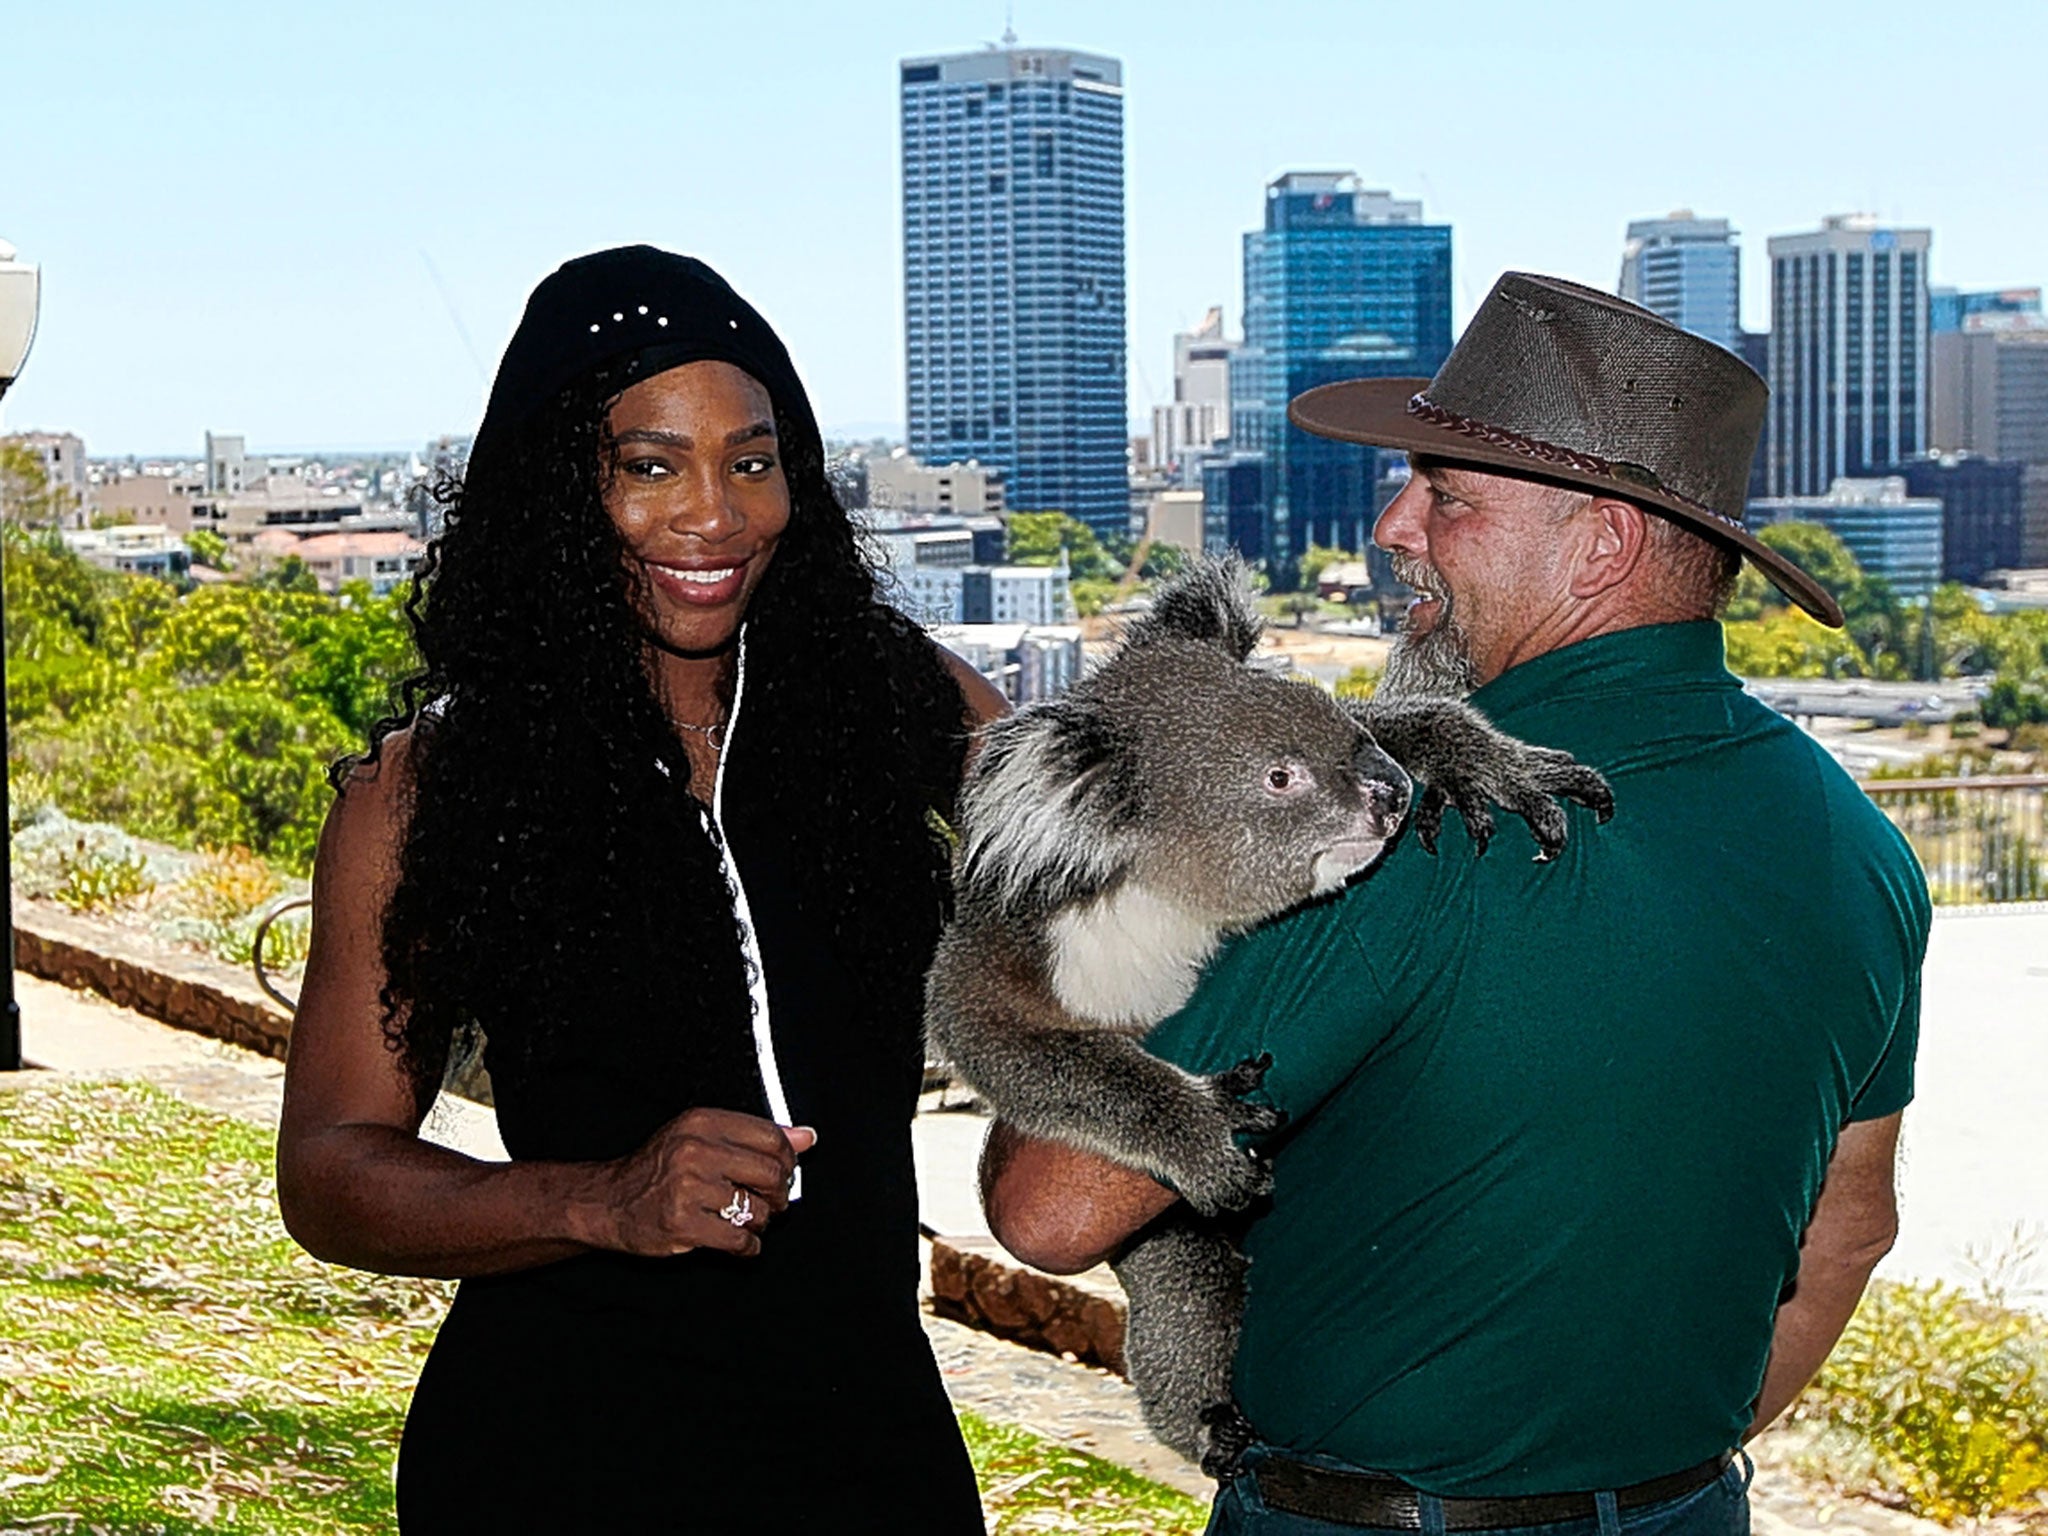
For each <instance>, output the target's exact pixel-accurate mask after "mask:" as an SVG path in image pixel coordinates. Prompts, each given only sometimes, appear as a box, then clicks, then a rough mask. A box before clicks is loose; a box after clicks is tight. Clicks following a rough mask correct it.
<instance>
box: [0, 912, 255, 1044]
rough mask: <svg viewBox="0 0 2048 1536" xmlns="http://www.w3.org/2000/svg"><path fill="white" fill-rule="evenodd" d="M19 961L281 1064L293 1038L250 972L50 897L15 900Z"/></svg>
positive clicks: (42, 973)
mask: <svg viewBox="0 0 2048 1536" xmlns="http://www.w3.org/2000/svg"><path fill="white" fill-rule="evenodd" d="M14 963H15V966H16V967H17V968H18V969H20V970H24V971H27V972H28V973H29V974H30V975H31V976H41V977H43V978H44V979H46V980H49V981H55V982H60V983H62V984H63V985H65V986H67V987H75V988H81V989H84V990H86V991H91V992H97V993H99V994H100V996H102V997H104V998H107V999H109V1000H110V1001H113V1002H116V1003H119V1004H120V1005H121V1006H122V1007H123V1008H132V1009H134V1010H135V1011H136V1012H137V1013H139V1014H142V1015H144V1016H145V1017H147V1018H152V1019H155V1020H157V1021H158V1022H159V1023H163V1024H169V1025H171V1026H173V1027H174V1028H177V1029H189V1030H192V1031H193V1032H194V1033H197V1034H202V1035H210V1036H212V1037H213V1038H214V1039H216V1040H225V1041H228V1042H229V1043H230V1044H233V1045H239V1046H242V1047H243V1048H244V1049H246V1050H251V1051H260V1052H261V1053H262V1054H263V1055H265V1056H272V1057H275V1058H276V1059H277V1060H279V1061H282V1060H284V1054H285V1046H286V1044H287V1043H288V1042H289V1041H290V1039H291V1032H292V1021H291V1015H290V1014H288V1013H286V1012H285V1011H284V1009H282V1008H280V1007H279V1006H278V1005H277V1004H276V1003H274V1002H272V1001H271V1000H270V999H269V998H267V997H265V996H264V995H263V994H262V993H261V992H260V991H258V990H257V989H256V984H255V982H254V980H253V979H252V978H250V976H249V975H248V974H247V973H246V972H244V971H241V970H238V969H237V968H235V967H233V966H230V965H226V964H223V963H222V962H220V961H218V960H213V959H209V958H208V957H207V956H205V955H200V954H186V953H183V952H176V953H173V952H171V951H170V950H168V949H167V948H165V947H163V946H160V945H155V944H152V943H150V942H149V941H148V940H147V939H146V938H144V937H143V936H141V935H138V934H135V933H132V932H130V931H128V930H126V929H123V928H120V927H118V926H116V925H114V924H112V923H100V922H94V921H93V920H92V919H91V918H87V917H80V916H78V915H76V914H75V913H71V912H66V911H65V910H63V909H62V908H61V907H55V906H51V905H49V904H47V903H44V902H29V901H17V902H16V903H15V904H14Z"/></svg>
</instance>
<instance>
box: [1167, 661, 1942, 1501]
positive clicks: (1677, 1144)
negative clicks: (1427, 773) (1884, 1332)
mask: <svg viewBox="0 0 2048 1536" xmlns="http://www.w3.org/2000/svg"><path fill="white" fill-rule="evenodd" d="M1472 702H1473V703H1474V704H1476V705H1478V706H1479V707H1480V708H1481V709H1483V710H1484V711H1485V712H1486V714H1487V715H1488V716H1489V717H1490V718H1491V719H1492V720H1494V721H1495V722H1496V723H1497V724H1498V725H1499V726H1500V727H1501V728H1502V729H1503V730H1506V731H1508V732H1511V733H1512V734H1514V735H1516V736H1519V737H1522V738H1524V739H1526V740H1529V741H1533V742H1537V743H1541V744H1542V745H1545V746H1551V747H1561V748H1564V749H1565V750H1567V751H1569V752H1572V753H1574V754H1575V755H1576V756H1577V757H1578V758H1579V759H1580V760H1581V761H1583V762H1587V763H1590V764H1592V765H1593V766H1595V767H1597V768H1599V769H1600V771H1601V772H1602V773H1604V774H1606V775H1607V778H1608V780H1609V782H1610V783H1611V784H1612V785H1613V787H1614V794H1615V804H1616V810H1615V816H1614V819H1613V820H1612V821H1611V822H1610V823H1608V825H1606V826H1604V827H1601V826H1596V825H1595V823H1594V821H1593V818H1592V817H1591V815H1589V814H1588V813H1586V812H1584V811H1582V810H1578V809H1577V808H1574V809H1573V811H1572V813H1571V842H1570V845H1569V846H1568V847H1567V848H1566V849H1565V851H1564V853H1563V854H1562V855H1561V856H1560V857H1559V858H1558V859H1557V860H1556V861H1555V862H1554V863H1551V864H1538V863H1535V862H1533V861H1532V858H1533V853H1534V849H1535V844H1534V842H1533V841H1532V840H1531V838H1530V836H1529V833H1528V829H1527V827H1526V826H1524V825H1523V824H1522V823H1521V822H1519V821H1514V820H1510V819H1507V818H1505V817H1503V819H1502V823H1501V829H1500V833H1499V835H1498V836H1497V837H1496V838H1495V840H1494V843H1493V846H1492V848H1491V849H1490V851H1489V852H1488V853H1487V854H1486V856H1485V857H1484V858H1474V857H1473V853H1472V845H1471V843H1470V841H1469V840H1468V839H1467V838H1466V836H1465V833H1464V829H1463V827H1462V826H1461V825H1459V824H1458V823H1457V821H1456V818H1455V816H1453V817H1448V818H1447V819H1446V822H1445V828H1444V836H1443V838H1442V840H1441V842H1440V844H1439V847H1440V851H1439V852H1438V854H1437V855H1436V856H1435V857H1432V856H1430V855H1429V854H1427V853H1425V852H1424V851H1423V850H1422V848H1421V847H1420V846H1419V845H1418V844H1417V843H1416V842H1415V840H1414V839H1413V838H1406V839H1403V840H1402V842H1401V844H1400V845H1399V846H1398V847H1397V848H1396V849H1395V850H1394V851H1393V853H1392V854H1390V855H1389V856H1388V858H1387V859H1386V860H1385V862H1384V863H1383V864H1382V865H1381V867H1380V868H1379V869H1378V870H1377V871H1375V872H1374V873H1373V874H1372V875H1371V876H1370V877H1368V878H1367V879H1365V880H1363V881H1361V882H1359V883H1358V884H1356V885H1354V886H1352V887H1351V888H1350V889H1349V890H1347V891H1346V892H1344V893H1343V894H1342V895H1341V896H1339V897H1337V898H1336V899H1333V900H1330V901H1327V902H1324V903H1322V904H1320V905H1318V906H1314V907H1311V908H1309V909H1307V910H1306V911H1303V912H1300V913H1297V914H1295V915H1294V916H1291V917H1288V918H1285V919H1282V920H1280V921H1278V922H1275V923H1272V924H1270V925H1268V926H1266V927H1264V928H1262V929H1260V930H1257V931H1256V932H1253V933H1251V934H1249V935H1247V936H1245V937H1243V938H1241V939H1238V940H1237V941H1235V942H1233V943H1231V944H1230V945H1228V946H1226V947H1225V949H1224V950H1223V952H1222V953H1221V954H1220V955H1219V956H1218V957H1217V959H1216V960H1215V962H1214V963H1213V964H1212V966H1211V968H1210V970H1209V972H1208V974H1207V975H1206V976H1205V977H1204V979H1203V981H1202V984H1201V986H1200V987H1199V989H1198V990H1197V992H1196V994H1195V996H1194V998H1193V999H1192V1000H1191V1001H1190V1003H1189V1004H1188V1006H1187V1007H1186V1008H1185V1009H1184V1010H1182V1012H1180V1013H1179V1014H1177V1015H1176V1016H1175V1017H1173V1018H1171V1019H1169V1020H1167V1021H1166V1022H1165V1023H1164V1024H1162V1025H1160V1026H1159V1028H1158V1030H1157V1031H1156V1032H1155V1033H1154V1034H1153V1035H1152V1037H1151V1045H1152V1047H1153V1049H1155V1050H1157V1051H1159V1052H1160V1053H1161V1054H1162V1055H1165V1056H1166V1057H1168V1058H1169V1059H1171V1060H1174V1061H1177V1062H1179V1063H1181V1064H1183V1065H1185V1066H1187V1067H1190V1068H1194V1069H1197V1070H1213V1069H1216V1068H1220V1067H1223V1066H1227V1065H1229V1064H1230V1063H1233V1062H1235V1061H1238V1060H1240V1059H1242V1058H1244V1057H1246V1056H1251V1055H1256V1054H1257V1053H1259V1052H1261V1051H1270V1052H1271V1053H1272V1055H1273V1067H1272V1070H1271V1073H1270V1074H1269V1075H1268V1077H1267V1080H1266V1094H1267V1096H1268V1097H1269V1098H1270V1099H1271V1100H1272V1102H1274V1103H1275V1104H1277V1105H1279V1106H1280V1107H1282V1108H1283V1109H1285V1110H1286V1111H1287V1112H1288V1114H1289V1116H1290V1119H1289V1123H1288V1124H1287V1126H1286V1127H1285V1128H1284V1129H1283V1130H1282V1131H1281V1132H1280V1133H1279V1134H1278V1135H1277V1136H1276V1137H1274V1138H1273V1139H1272V1142H1271V1145H1270V1150H1271V1151H1272V1152H1273V1163H1274V1190H1273V1203H1272V1207H1271V1210H1270V1213H1269V1214H1267V1215H1265V1216H1264V1217H1262V1218H1261V1219H1260V1220H1259V1221H1258V1222H1256V1223H1255V1224H1254V1225H1253V1227H1252V1229H1251V1232H1250V1235H1249V1237H1248V1240H1247V1242H1246V1250H1247V1252H1248V1253H1249V1254H1250V1256H1251V1259H1252V1267H1251V1298H1250V1302H1249V1304H1248V1307H1247V1311H1246V1315H1245V1322H1244V1334H1243V1338H1242V1342H1241V1345H1240V1348H1239V1351H1238V1359H1237V1386H1238V1395H1239V1400H1240V1401H1241V1402H1242V1404H1243V1406H1244V1408H1245V1410H1246V1412H1247V1413H1248V1414H1249V1415H1250V1417H1251V1420H1252V1422H1253V1423H1254V1424H1255V1425H1256V1426H1257V1427H1258V1429H1259V1431H1260V1433H1261V1434H1262V1435H1263V1436H1264V1437H1265V1438H1266V1439H1268V1440H1269V1441H1271V1442H1272V1443H1274V1444H1276V1445H1279V1446H1283V1447H1291V1448H1293V1449H1296V1450H1301V1451H1315V1452H1323V1453H1326V1454H1329V1455H1333V1456H1339V1457H1342V1458H1344V1459H1345V1460H1347V1461H1350V1462H1353V1463H1355V1464H1358V1465H1361V1466H1368V1467H1375V1468H1379V1469H1382V1470H1385V1471H1388V1472H1392V1473H1396V1474H1398V1475H1400V1476H1402V1477H1404V1478H1407V1479H1408V1480H1409V1481H1411V1482H1414V1483H1416V1484H1418V1485H1420V1486H1421V1487H1423V1488H1425V1489H1428V1490H1431V1491H1433V1492H1436V1493H1440V1494H1444V1495H1467V1496H1478V1495H1515V1494H1537V1493H1550V1492H1558V1491H1565V1490H1573V1489H1593V1488H1610V1487H1617V1486H1625V1485H1627V1484H1630V1483H1634V1482H1639V1481H1642V1480H1644V1479H1646V1478H1650V1477H1655V1476H1658V1475H1660V1474H1662V1473H1666V1472H1671V1471H1675V1470H1677V1469H1679V1468H1683V1467H1688V1466H1691V1465H1693V1464H1695V1463H1697V1462H1700V1461H1703V1460H1705V1459H1706V1458H1708V1457H1710V1456H1713V1455H1716V1454H1718V1453H1719V1452H1721V1451H1723V1450H1726V1449H1728V1448H1729V1447H1730V1446H1732V1445H1734V1444H1735V1443H1736V1441H1737V1439H1738V1437H1739V1436H1740V1434H1741V1432H1742V1430H1743V1428H1744V1426H1745V1425H1747V1423H1748V1422H1749V1418H1750V1411H1751V1405H1752V1404H1753V1403H1754V1401H1755V1399H1756V1396H1757V1392H1758V1389H1759V1387H1760V1385H1761V1383H1762V1380H1763V1372H1764V1361H1765V1357H1766V1355H1767V1353H1768V1349H1769V1343H1770V1337H1771V1327H1772V1319H1773V1315H1774V1313H1775V1311H1776V1307H1777V1303H1778V1299H1779V1296H1780V1293H1781V1292H1782V1291H1783V1289H1784V1288H1785V1286H1786V1285H1787V1284H1788V1283H1789V1282H1790V1281H1791V1280H1792V1278H1793V1277H1794V1275H1795V1274H1796V1273H1797V1271H1798V1264H1799V1239H1800V1234H1801V1232H1802V1231H1803V1229H1804V1227H1805V1225H1806V1222H1807V1219H1808V1217H1809V1215H1810V1214H1811V1212H1812V1209H1813V1203H1814V1200H1815V1198H1816V1196H1817V1195H1818V1193H1819V1190H1820V1184H1821V1175H1822V1173H1823V1171H1824V1170H1825V1168H1826V1167H1827V1163H1828V1159H1829V1157H1830V1155H1831V1154H1832V1152H1833V1149H1834V1145H1835V1138H1836V1135H1837V1133H1838V1132H1839V1131H1840V1129H1841V1127H1842V1125H1843V1124H1844V1123H1845V1122H1848V1121H1851V1120H1860V1119H1875V1118H1878V1117H1880V1116H1884V1115H1889V1114H1891V1113H1893V1112H1895V1111H1897V1110H1899V1109H1901V1108H1902V1107H1904V1105H1905V1104H1906V1102H1907V1100H1908V1099H1909V1098H1911V1096H1912V1083H1913V1051H1914V1046H1915V1042H1916V1038H1917V1028H1918V1018H1919V972H1920V962H1921V957H1922V954H1923V952H1924V951H1925V948H1926V941H1927V928H1928V921H1929V909H1928V901H1927V890H1926V882H1925V880H1924V878H1923V877H1922V875H1921V872H1920V867H1919V865H1918V863H1917V862H1916V861H1915V860H1914V857H1913V854H1912V852H1911V851H1910V849H1909V848H1908V847H1907V845H1906V843H1905V841H1904V839H1902V838H1901V837H1900V836H1899V835H1898V833H1897V832H1896V831H1895V830H1894V829H1893V828H1892V826H1891V824H1890V823H1889V822H1888V821H1887V820H1886V819H1885V818H1884V816H1883V815H1882V814H1880V813H1879V812H1878V811H1877V810H1876V809H1875V808H1874V807H1873V806H1872V805H1871V803H1870V801H1869V799H1868V798H1867V797H1866V796H1865V795H1864V794H1863V792H1862V791H1861V790H1859V789H1858V788H1857V787H1856V785H1855V783H1854V781H1852V780H1851V779H1850V778H1849V777H1848V775H1846V774H1845V773H1843V772H1842V770H1841V769H1840V768H1839V767H1837V766H1836V765H1835V763H1834V762H1833V761H1832V760H1831V759H1830V758H1829V757H1828V756H1827V755H1826V753H1824V752H1823V751H1821V750H1820V749H1819V748H1818V747H1817V746H1816V745H1814V743H1813V742H1812V741H1811V740H1810V739H1809V738H1808V737H1806V736H1805V735H1804V734H1803V733H1802V732H1800V731H1799V730H1798V729H1797V728H1795V727H1794V726H1793V725H1792V724H1791V723H1790V722H1788V721H1786V720H1783V719H1781V718H1780V717H1779V716H1777V715H1776V714H1774V713H1772V712H1771V711H1770V710H1769V709H1767V708H1765V707H1764V706H1762V705H1761V704H1759V703H1757V702H1756V701H1755V700H1753V699H1751V698H1749V697H1747V696H1746V695H1745V694H1744V693H1743V692H1742V689H1741V685H1740V684H1739V683H1738V682H1737V680H1736V679H1735V678H1733V677H1731V676H1730V675H1729V674H1728V672H1727V670H1726V669H1725V668H1724V666H1723V665H1722V646H1721V631H1720V626H1719V625H1717V624H1713V623H1700V624H1668V625H1657V626H1652V627H1648V628H1642V629H1633V630H1628V631H1625V632H1623V633H1619V634H1612V635H1605V636H1601V637H1599V638H1596V639H1593V640H1588V641H1585V642H1582V643H1580V644H1578V645H1573V646H1570V647H1567V648H1566V649H1564V650H1560V651H1556V652H1553V653H1551V654H1549V655H1546V656H1542V657H1539V658H1538V659H1536V660H1534V661H1531V662H1527V663H1525V664H1524V665H1522V666H1519V667H1516V668H1514V669H1513V670H1512V671H1510V672H1508V673H1506V674H1504V675H1503V676H1501V677H1500V678H1498V679H1496V680H1495V681H1494V682H1492V683H1490V684H1489V685H1487V686H1486V687H1485V688H1483V689H1482V690H1480V691H1479V692H1478V693H1477V694H1475V695H1474V696H1473V701H1472Z"/></svg>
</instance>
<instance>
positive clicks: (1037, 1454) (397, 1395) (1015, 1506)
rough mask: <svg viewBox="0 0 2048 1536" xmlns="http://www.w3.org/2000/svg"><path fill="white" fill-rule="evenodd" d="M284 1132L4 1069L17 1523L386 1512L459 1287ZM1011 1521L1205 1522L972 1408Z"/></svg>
mask: <svg viewBox="0 0 2048 1536" xmlns="http://www.w3.org/2000/svg"><path fill="white" fill-rule="evenodd" d="M272 1145H273V1143H272V1137H271V1135H270V1133H269V1132H268V1131H264V1130H260V1129H258V1128H256V1127H254V1126H251V1125H247V1124H244V1123H242V1122H240V1121H236V1120H231V1119H227V1118H225V1117H222V1116H218V1115H213V1114H209V1113H206V1112H204V1111H202V1110H198V1109H195V1108H192V1107H191V1106H189V1105H187V1104H185V1103H183V1102H182V1101H180V1100H178V1099H175V1098H173V1097H171V1096H170V1095H168V1094H165V1093H162V1092H160V1091H158V1090H156V1089H153V1088H150V1087H148V1086H147V1085H145V1084H140V1083H106V1082H63V1081H55V1082H34V1081H25V1082H22V1083H20V1084H18V1085H16V1086H13V1087H10V1088H7V1089H0V1529H8V1530H16V1529H29V1530H34V1531H37V1532H50V1533H56V1536H70V1533H73V1532H76V1533H79V1536H88V1533H94V1532H106V1533H109V1536H116V1533H119V1536H128V1533H143V1532H148V1533H151V1536H186V1533H196V1532H202V1531H206V1532H226V1533H268V1532H292V1533H294V1536H299V1533H306V1536H324V1533H338V1532H368V1531H379V1532H382V1531H388V1530H389V1529H391V1526H392V1510H391V1475H392V1465H393V1460H394V1456H395V1452H396V1447H397V1443H398V1432H399V1426H400V1425H401V1424H402V1422H403V1420H404V1416H405V1407H406V1402H407V1399H408V1397H409V1395H410V1392H411V1389H412V1384H413V1381H414V1380H415V1379H416V1377H417V1376H418V1374H419V1369H420V1365H421V1363H422V1362H423V1361H424V1359H425V1357H426V1351H427V1347H428V1344H429V1343H430V1342H431V1339H432V1334H433V1329H434V1325H435V1324H436V1323H437V1322H438V1321H439V1319H440V1316H441V1314H442V1311H443V1310H444V1309H445V1307H446V1305H447V1300H448V1297H449V1295H450V1294H451V1293H452V1289H453V1288H452V1287H451V1286H449V1285H447V1284H445V1283H442V1282H438V1281H430V1280H406V1279H394V1278H391V1277H388V1276H378V1275H365V1274H358V1273H356V1272H354V1271H352V1270H345V1269H339V1268H335V1267H333V1266H329V1265H324V1264H319V1263H316V1262H315V1261H314V1260H312V1259H310V1258H308V1257H307V1256H306V1255H305V1254H304V1253H302V1252H301V1251H300V1250H299V1248H298V1247H297V1245H295V1244H294V1243H293V1242H292V1241H291V1239H290V1238H289V1237H287V1236H286V1234H285V1232H284V1229H283V1227H282V1226H281V1225H280V1223H279V1221H278V1217H277V1207H276V1200H275V1194H274V1191H273V1187H272V1180H271V1155H272ZM961 1427H962V1429H963V1431H964V1432H965V1433H966V1436H967V1440H968V1446H969V1449H970V1452H971V1454H972V1456H973V1458H974V1464H975V1468H976V1471H977V1473H978V1474H979V1476H980V1479H981V1483H982V1488H983V1491H984V1505H985V1507H986V1508H987V1510H988V1513H989V1517H990V1522H991V1529H992V1530H994V1531H999V1532H1005V1533H1008V1532H1019V1533H1021V1532H1028V1531H1050V1530H1070V1531H1071V1530H1078V1531H1145V1532H1160V1533H1178V1532H1190V1533H1191V1532H1195V1531H1198V1530H1200V1528H1201V1523H1202V1512H1201V1510H1200V1509H1199V1508H1198V1506H1197V1505H1196V1504H1195V1502H1194V1501H1193V1500H1190V1499H1186V1498H1184V1497H1182V1496H1181V1495H1179V1494H1177V1493H1175V1492H1173V1491H1172V1490H1170V1489H1166V1488H1161V1487H1159V1486H1157V1485H1155V1484H1152V1483H1148V1482H1146V1481H1144V1480H1143V1479H1141V1478H1139V1477H1137V1476H1135V1475H1134V1474H1132V1473H1129V1472H1127V1471H1125V1470H1124V1469H1122V1468H1120V1467H1116V1466H1113V1465H1111V1464H1110V1463H1107V1462H1103V1461H1101V1460H1099V1459H1097V1458H1095V1457H1091V1456H1086V1455H1083V1454H1081V1453H1078V1452H1074V1451H1071V1450H1068V1449H1066V1448H1064V1447H1061V1446H1056V1445H1053V1444H1050V1443H1048V1442H1046V1441H1043V1440H1041V1439H1038V1438H1037V1437H1035V1436H1032V1435H1030V1434H1027V1433H1026V1432H1024V1431H1022V1430H1018V1429H1015V1428H1012V1427H1010V1426H1007V1425H1002V1424H995V1423H990V1422H988V1421H986V1420H983V1419H980V1418H978V1417H975V1416H973V1415H963V1416H962V1421H961Z"/></svg>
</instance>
